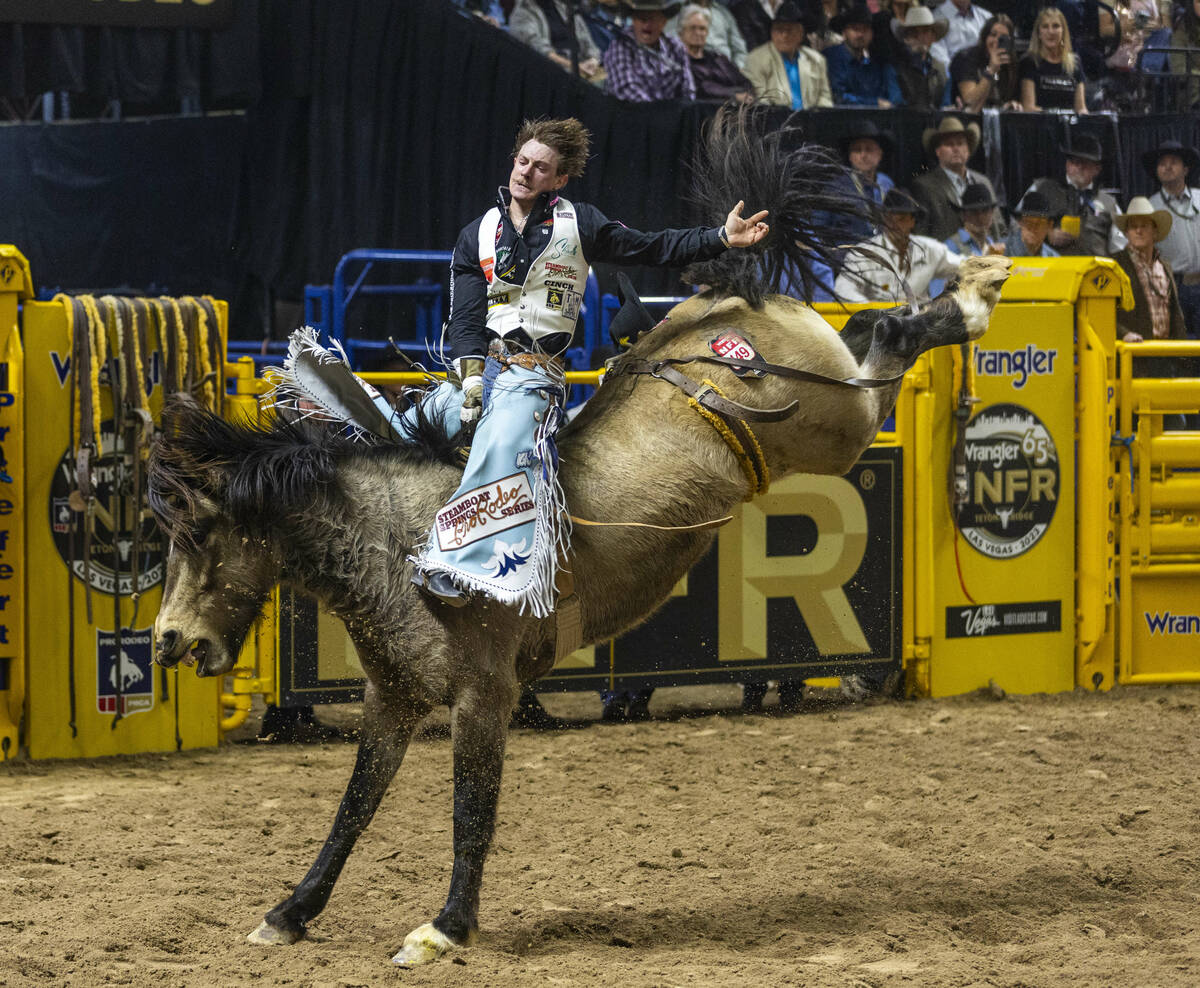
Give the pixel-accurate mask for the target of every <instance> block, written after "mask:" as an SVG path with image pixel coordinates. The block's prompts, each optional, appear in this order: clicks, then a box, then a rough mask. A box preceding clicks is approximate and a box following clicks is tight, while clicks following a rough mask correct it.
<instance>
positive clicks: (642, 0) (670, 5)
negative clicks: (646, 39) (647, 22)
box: [621, 0, 683, 17]
mask: <svg viewBox="0 0 1200 988" xmlns="http://www.w3.org/2000/svg"><path fill="white" fill-rule="evenodd" d="M682 6H683V4H682V3H680V2H677V0H622V2H621V7H622V8H623V9H624V11H625V13H627V14H632V13H643V14H652V13H654V12H655V11H662V12H663V13H664V14H666V15H667V16H668V17H674V16H675V15H676V14H678V13H679V9H680V8H681V7H682Z"/></svg>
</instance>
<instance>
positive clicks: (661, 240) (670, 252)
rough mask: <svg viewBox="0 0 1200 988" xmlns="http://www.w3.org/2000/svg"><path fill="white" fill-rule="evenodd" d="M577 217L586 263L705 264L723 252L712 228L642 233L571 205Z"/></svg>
mask: <svg viewBox="0 0 1200 988" xmlns="http://www.w3.org/2000/svg"><path fill="white" fill-rule="evenodd" d="M575 207H576V211H577V213H578V214H579V237H580V239H581V240H582V241H583V256H584V257H586V258H587V260H588V263H589V264H591V263H595V262H596V261H607V262H608V263H610V264H650V265H657V264H662V265H667V266H669V267H680V266H682V265H684V264H691V263H692V262H693V261H709V260H712V258H714V257H716V256H717V255H718V254H720V253H721V252H722V251H724V250H725V249H726V248H725V245H724V244H723V243H721V236H720V231H719V230H718V229H716V228H715V227H693V228H692V229H690V230H660V231H659V232H658V233H643V232H642V231H641V230H634V229H631V228H630V227H627V226H626V225H625V224H624V223H618V222H617V221H616V220H610V219H609V218H608V217H607V216H605V215H604V214H603V213H602V212H600V210H598V209H597V208H596V207H595V206H592V205H589V204H588V203H586V202H580V203H576V204H575Z"/></svg>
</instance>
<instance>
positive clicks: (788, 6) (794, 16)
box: [771, 0, 825, 31]
mask: <svg viewBox="0 0 1200 988" xmlns="http://www.w3.org/2000/svg"><path fill="white" fill-rule="evenodd" d="M824 17H825V12H824V10H821V9H820V8H819V7H818V5H817V4H815V3H811V2H800V3H797V2H796V0H783V3H781V4H780V5H779V8H778V9H777V10H776V11H775V16H774V17H772V18H771V26H772V27H774V26H775V25H776V24H800V25H802V26H803V27H804V30H805V31H818V30H820V28H821V23H822V21H823V20H824Z"/></svg>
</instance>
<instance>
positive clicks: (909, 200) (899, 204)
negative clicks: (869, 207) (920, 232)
mask: <svg viewBox="0 0 1200 988" xmlns="http://www.w3.org/2000/svg"><path fill="white" fill-rule="evenodd" d="M882 208H883V211H884V212H885V213H912V215H913V216H924V215H925V207H924V206H922V205H921V204H920V203H919V202H917V200H916V199H914V198H913V197H912V195H911V194H910V193H909V192H908V191H907V190H905V189H900V188H895V189H888V190H887V194H886V195H885V196H884V197H883V206H882Z"/></svg>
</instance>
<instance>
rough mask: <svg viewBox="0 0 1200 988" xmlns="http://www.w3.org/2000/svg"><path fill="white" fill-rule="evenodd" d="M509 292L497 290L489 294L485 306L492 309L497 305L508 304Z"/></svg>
mask: <svg viewBox="0 0 1200 988" xmlns="http://www.w3.org/2000/svg"><path fill="white" fill-rule="evenodd" d="M509 294H510V293H509V292H497V293H496V294H495V295H489V296H488V298H487V306H488V308H489V309H494V308H495V307H496V306H498V305H508V298H509Z"/></svg>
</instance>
